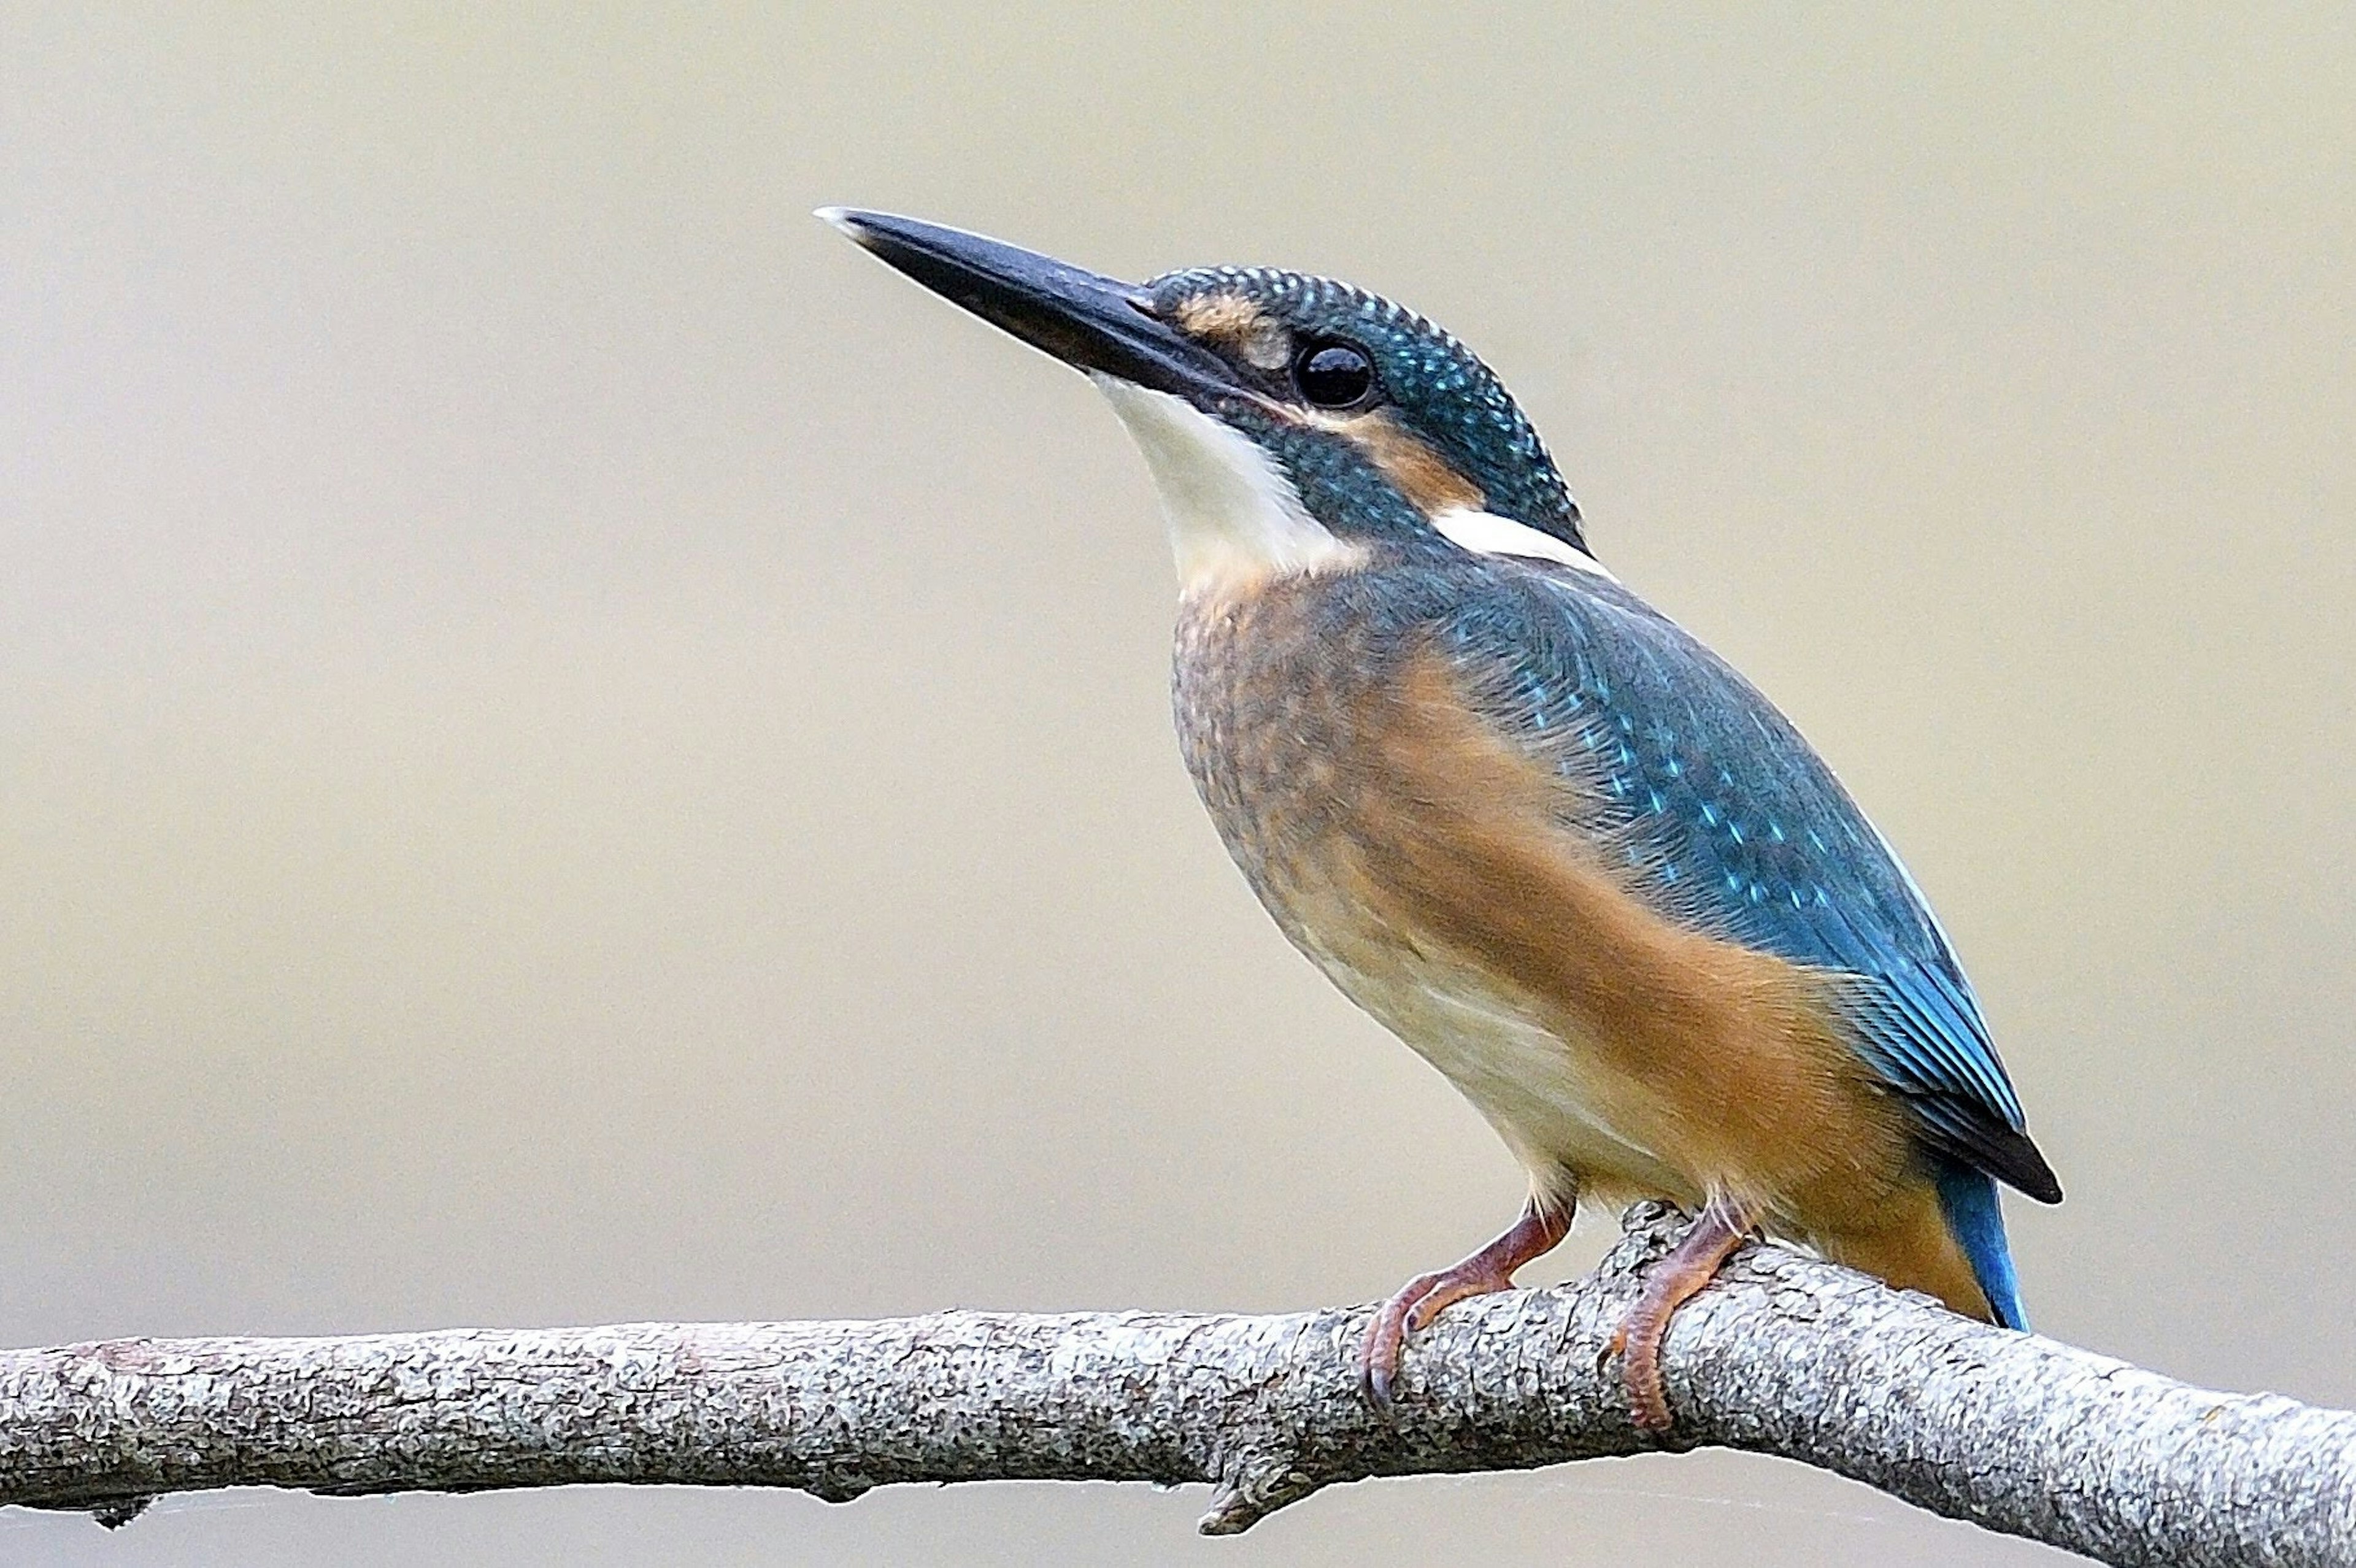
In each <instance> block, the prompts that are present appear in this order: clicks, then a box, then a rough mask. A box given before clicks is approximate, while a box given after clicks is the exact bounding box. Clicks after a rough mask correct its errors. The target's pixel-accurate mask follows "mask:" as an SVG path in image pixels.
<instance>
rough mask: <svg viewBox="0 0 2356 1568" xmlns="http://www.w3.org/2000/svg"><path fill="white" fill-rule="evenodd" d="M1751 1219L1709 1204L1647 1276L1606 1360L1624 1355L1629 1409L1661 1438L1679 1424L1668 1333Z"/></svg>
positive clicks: (1747, 1231) (1729, 1253) (1622, 1368)
mask: <svg viewBox="0 0 2356 1568" xmlns="http://www.w3.org/2000/svg"><path fill="white" fill-rule="evenodd" d="M1751 1223H1752V1220H1751V1216H1749V1215H1747V1214H1744V1213H1742V1212H1740V1211H1738V1210H1735V1209H1732V1208H1730V1207H1729V1206H1728V1205H1726V1204H1724V1203H1723V1202H1721V1201H1720V1200H1717V1199H1712V1200H1710V1201H1709V1202H1708V1203H1707V1204H1705V1205H1703V1207H1702V1211H1701V1213H1700V1215H1699V1216H1698V1217H1697V1219H1696V1220H1695V1221H1694V1222H1693V1226H1692V1228H1691V1229H1690V1230H1688V1231H1687V1232H1686V1233H1685V1235H1684V1237H1683V1238H1682V1239H1681V1240H1680V1241H1679V1242H1678V1243H1677V1244H1676V1246H1674V1247H1672V1248H1670V1249H1669V1251H1668V1253H1666V1254H1665V1256H1663V1257H1662V1259H1661V1261H1660V1262H1658V1263H1656V1264H1654V1265H1653V1266H1652V1268H1651V1269H1650V1270H1649V1271H1648V1272H1647V1273H1646V1274H1645V1275H1644V1294H1643V1295H1642V1296H1638V1297H1637V1298H1636V1304H1635V1305H1634V1306H1633V1307H1630V1308H1629V1309H1628V1315H1627V1316H1626V1317H1622V1319H1621V1320H1620V1328H1619V1330H1618V1332H1616V1333H1614V1334H1613V1335H1612V1343H1611V1344H1610V1345H1609V1346H1608V1347H1606V1348H1605V1349H1604V1352H1603V1355H1604V1359H1605V1360H1611V1359H1612V1357H1614V1356H1618V1357H1619V1358H1621V1360H1620V1380H1621V1382H1622V1385H1623V1386H1624V1387H1625V1388H1626V1389H1627V1391H1628V1413H1629V1414H1630V1415H1631V1416H1633V1418H1634V1419H1635V1423H1636V1425H1637V1426H1638V1427H1639V1428H1640V1429H1641V1430H1643V1431H1645V1432H1649V1433H1651V1434H1653V1435H1655V1436H1661V1435H1665V1434H1666V1433H1667V1432H1668V1430H1669V1429H1670V1428H1671V1427H1672V1426H1674V1425H1675V1424H1676V1418H1675V1417H1673V1416H1672V1415H1671V1414H1670V1413H1669V1396H1668V1392H1667V1391H1666V1390H1665V1389H1664V1388H1663V1387H1662V1386H1661V1339H1662V1337H1663V1336H1665V1334H1667V1332H1668V1330H1669V1319H1670V1317H1673V1316H1675V1315H1676V1310H1677V1308H1678V1307H1682V1306H1684V1305H1685V1304H1686V1302H1687V1300H1689V1299H1690V1298H1691V1297H1692V1296H1693V1295H1694V1293H1695V1292H1697V1291H1698V1290H1700V1289H1701V1287H1702V1286H1703V1285H1708V1283H1709V1282H1710V1280H1711V1279H1712V1278H1713V1277H1714V1276H1715V1275H1717V1273H1718V1270H1719V1264H1723V1263H1724V1262H1726V1260H1727V1259H1728V1258H1729V1257H1731V1256H1732V1255H1733V1253H1734V1250H1735V1249H1736V1248H1737V1247H1739V1246H1740V1245H1741V1244H1742V1243H1743V1240H1744V1238H1745V1237H1747V1236H1748V1235H1749V1234H1750V1233H1751Z"/></svg>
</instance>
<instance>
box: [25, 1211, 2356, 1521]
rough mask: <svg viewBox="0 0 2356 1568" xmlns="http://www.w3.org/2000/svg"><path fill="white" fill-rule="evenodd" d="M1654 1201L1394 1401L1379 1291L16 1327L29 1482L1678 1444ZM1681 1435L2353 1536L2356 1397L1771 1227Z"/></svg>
mask: <svg viewBox="0 0 2356 1568" xmlns="http://www.w3.org/2000/svg"><path fill="white" fill-rule="evenodd" d="M1678 1225H1679V1221H1678V1218H1677V1216H1676V1214H1675V1213H1674V1211H1668V1210H1665V1209H1663V1208H1660V1207H1658V1206H1654V1205H1646V1206H1644V1207H1642V1208H1640V1209H1638V1210H1637V1211H1633V1213H1632V1215H1631V1217H1630V1221H1629V1225H1628V1231H1627V1234H1626V1235H1625V1237H1623V1239H1622V1242H1621V1243H1620V1244H1619V1245H1618V1246H1617V1247H1616V1248H1615V1249H1614V1250H1613V1252H1612V1255H1611V1256H1610V1257H1608V1258H1607V1259H1606V1260H1605V1261H1604V1264H1602V1266H1601V1268H1600V1269H1599V1270H1598V1271H1597V1272H1596V1273H1595V1274H1593V1275H1590V1276H1588V1277H1587V1278H1585V1279H1583V1280H1580V1281H1578V1282H1576V1283H1574V1284H1571V1285H1564V1286H1561V1287H1559V1288H1556V1289H1550V1290H1538V1291H1526V1292H1516V1293H1514V1294H1512V1295H1509V1296H1494V1297H1490V1298H1488V1299H1486V1300H1483V1301H1474V1302H1467V1303H1464V1304H1462V1305H1461V1306H1458V1307H1452V1308H1451V1309H1450V1310H1449V1311H1448V1312H1447V1313H1446V1314H1445V1315H1444V1316H1443V1317H1441V1318H1440V1322H1439V1323H1438V1324H1436V1325H1435V1326H1434V1327H1433V1328H1430V1329H1429V1330H1427V1331H1426V1332H1425V1333H1424V1334H1422V1335H1421V1336H1419V1338H1418V1339H1417V1340H1416V1341H1415V1342H1414V1343H1413V1344H1412V1345H1411V1346H1410V1348H1409V1350H1408V1359H1407V1364H1406V1367H1405V1369H1404V1371H1403V1373H1402V1377H1401V1381H1400V1385H1399V1401H1398V1412H1397V1413H1396V1415H1395V1416H1394V1417H1393V1418H1391V1419H1389V1420H1385V1419H1382V1418H1380V1417H1378V1416H1377V1415H1376V1414H1375V1413H1373V1412H1371V1411H1370V1410H1369V1409H1368V1408H1367V1407H1366V1406H1365V1403H1363V1402H1362V1401H1361V1400H1360V1398H1359V1396H1358V1393H1357V1390H1356V1387H1355V1371H1354V1362H1353V1355H1354V1352H1355V1347H1356V1344H1357V1340H1358V1336H1359V1335H1360V1333H1361V1332H1362V1331H1363V1330H1364V1329H1365V1325H1366V1321H1367V1317H1368V1310H1367V1309H1366V1308H1363V1307H1358V1308H1349V1309H1343V1310H1333V1311H1324V1312H1310V1313H1293V1314H1286V1315H1281V1316H1274V1317H1214V1316H1198V1315H1186V1314H1178V1313H1141V1312H1126V1313H1111V1314H1074V1315H1067V1316H1044V1315H1018V1314H1007V1313H987V1312H947V1313H940V1314H937V1315H935V1316H932V1317H910V1318H899V1319H893V1320H887V1321H879V1322H848V1323H768V1324H686V1325H682V1324H637V1325H630V1326H624V1327H617V1328H569V1329H523V1330H506V1329H473V1330H452V1331H448V1332H440V1333H426V1334H388V1335H375V1336H369V1337H366V1338H353V1339H176V1340H163V1339H155V1340H148V1339H127V1340H115V1341H111V1342H107V1343H102V1344H87V1345H70V1346H65V1347H61V1348H57V1349H37V1350H16V1351H7V1352H0V1503H22V1504H33V1505H37V1506H40V1507H45V1508H75V1509H90V1510H91V1511H92V1512H94V1513H96V1514H97V1515H98V1516H99V1517H100V1518H101V1519H102V1520H104V1521H107V1522H111V1523H120V1522H122V1521H123V1520H127V1519H128V1518H130V1517H131V1515H132V1514H134V1513H135V1512H136V1511H137V1509H138V1508H139V1506H140V1505H141V1503H142V1502H143V1501H144V1500H145V1499H147V1498H149V1497H152V1496H154V1495H155V1494H158V1493H162V1492H174V1491H190V1490H200V1489H204V1488H214V1487H229V1486H256V1485H260V1486H277V1487H292V1488H302V1489H305V1490H308V1491H314V1492H324V1493H332V1494H338V1495H351V1494H359V1493H370V1492H392V1491H417V1490H430V1491H475V1490H481V1489H485V1488H501V1487H541V1486H561V1485H566V1484H572V1483H579V1482H640V1483H662V1484H674V1485H678V1484H684V1485H702V1486H773V1487H793V1488H800V1489H801V1490H804V1491H808V1492H810V1493H813V1494H815V1495H816V1496H818V1497H820V1498H824V1499H829V1500H831V1501H845V1500H848V1499H851V1498H855V1497H857V1496H858V1495H859V1494H860V1493H862V1492H863V1491H865V1490H867V1489H868V1488H871V1487H877V1486H885V1485H889V1484H892V1483H894V1482H905V1481H933V1482H939V1481H969V1480H991V1479H1015V1478H1034V1479H1066V1480H1078V1479H1088V1480H1138V1481H1154V1482H1161V1483H1163V1484H1179V1483H1185V1482H1208V1483H1210V1485H1211V1487H1212V1488H1213V1497H1212V1504H1211V1509H1210V1511H1209V1512H1208V1513H1207V1514H1205V1517H1204V1519H1203V1521H1202V1528H1203V1529H1204V1530H1205V1531H1207V1532H1210V1533H1214V1534H1221V1533H1232V1532H1234V1531H1241V1530H1244V1529H1246V1528H1248V1527H1249V1526H1250V1525H1251V1524H1252V1523H1253V1522H1254V1521H1255V1520H1258V1519H1260V1518H1262V1517H1264V1516H1265V1515H1266V1514H1268V1513H1269V1512H1270V1511H1271V1510H1273V1509H1278V1508H1281V1507H1283V1506H1284V1505H1286V1504H1288V1503H1290V1502H1294V1501H1297V1500H1298V1499H1301V1498H1304V1497H1306V1496H1308V1495H1309V1494H1310V1493H1312V1492H1313V1491H1315V1490H1316V1489H1317V1488H1320V1487H1323V1486H1328V1485H1331V1484H1332V1483H1333V1482H1336V1481H1350V1480H1357V1479H1361V1478H1364V1477H1372V1476H1402V1475H1419V1474H1428V1473H1434V1472H1449V1471H1460V1472H1461V1471H1470V1470H1506V1469H1527V1468H1531V1467H1537V1466H1541V1465H1554V1464H1560V1463H1563V1462H1565V1461H1568V1460H1573V1459H1585V1458H1591V1457H1595V1456H1601V1455H1613V1454H1633V1453H1638V1452H1642V1451H1644V1450H1645V1449H1647V1448H1651V1447H1655V1446H1657V1445H1655V1444H1653V1443H1651V1442H1649V1441H1648V1440H1647V1439H1645V1438H1644V1436H1643V1435H1641V1434H1639V1433H1638V1432H1637V1431H1636V1429H1635V1428H1634V1426H1633V1424H1632V1423H1631V1422H1630V1420H1629V1418H1628V1415H1627V1411H1626V1407H1625V1404H1624V1403H1623V1399H1622V1392H1621V1389H1620V1386H1619V1381H1618V1374H1617V1370H1616V1368H1615V1367H1614V1366H1612V1365H1611V1364H1608V1363H1607V1362H1606V1361H1605V1360H1603V1351H1604V1347H1605V1344H1606V1342H1607V1341H1608V1339H1609V1338H1610V1335H1611V1332H1612V1328H1613V1326H1614V1325H1615V1324H1616V1322H1617V1321H1618V1319H1619V1317H1620V1315H1621V1313H1622V1311H1623V1310H1624V1309H1625V1308H1626V1307H1627V1306H1628V1304H1629V1302H1630V1301H1631V1300H1633V1296H1634V1292H1635V1288H1636V1282H1637V1276H1638V1275H1639V1273H1640V1271H1641V1269H1642V1267H1643V1265H1644V1264H1645V1263H1647V1262H1649V1261H1650V1260H1651V1259H1653V1258H1655V1257H1656V1256H1658V1255H1659V1253H1661V1252H1662V1251H1663V1250H1665V1247H1666V1245H1667V1243H1669V1241H1670V1240H1672V1239H1673V1238H1674V1236H1675V1234H1676V1231H1677V1229H1678ZM1664 1370H1665V1378H1666V1383H1667V1388H1668V1392H1669V1398H1670V1403H1671V1404H1672V1405H1673V1407H1674V1408H1675V1411H1676V1420H1677V1428H1676V1438H1675V1442H1676V1445H1680V1446H1696V1445H1724V1446H1727V1447H1731V1448H1742V1449H1749V1450H1751V1451H1752V1452H1755V1453H1762V1454H1777V1455H1782V1456H1784V1457H1786V1458H1791V1459H1797V1460H1799V1461H1801V1462H1802V1463H1804V1464H1808V1465H1815V1466H1817V1467H1822V1468H1825V1469H1828V1470H1832V1471H1836V1472H1837V1473H1839V1474H1841V1475H1844V1476H1849V1477H1855V1478H1856V1479H1858V1480H1860V1481H1864V1482H1867V1483H1868V1484H1869V1485H1872V1486H1875V1487H1878V1488H1880V1489H1881V1490H1883V1491H1885V1492H1888V1493H1890V1495H1892V1496H1894V1497H1899V1498H1902V1499H1906V1500H1908V1501H1910V1502H1912V1503H1915V1504H1918V1505H1920V1506H1922V1507H1923V1508H1926V1509H1933V1511H1935V1512H1938V1513H1943V1514H1946V1515H1948V1516H1950V1517H1953V1518H1955V1519H1963V1520H1972V1521H1973V1522H1975V1523H1977V1524H1980V1525H1982V1526H1985V1527H1986V1528H1987V1529H1990V1530H1997V1531H2008V1532H2010V1533H2012V1534H2016V1535H2023V1536H2028V1537H2029V1538H2031V1539H2033V1540H2038V1541H2047V1542H2050V1543H2051V1544H2053V1545H2056V1546H2061V1547H2065V1548H2068V1549H2069V1550H2072V1551H2074V1552H2083V1553H2085V1554H2086V1555H2088V1556H2091V1557H2094V1558H2097V1559H2099V1560H2101V1561H2104V1562H2107V1563H2136V1564H2169V1565H2171V1568H2175V1565H2182V1568H2190V1565H2193V1564H2203V1565H2207V1564H2220V1565H2222V1564H2241V1563H2265V1564H2273V1565H2281V1568H2293V1565H2301V1568H2303V1565H2308V1564H2315V1565H2322V1564H2336V1565H2341V1568H2346V1565H2350V1564H2356V1414H2351V1413H2346V1412H2340V1411H2330V1410H2319V1409H2314V1408H2310V1407H2308V1406H2306V1405H2302V1404H2299V1403H2296V1402H2294V1401H2291V1400H2287V1399H2284V1398H2280V1397H2278V1396H2276V1395H2272V1394H2255V1395H2243V1394H2226V1393H2210V1392H2204V1391H2202V1390H2200V1389H2194V1388H2189V1387H2186V1386H2185V1385H2183V1384H2181V1383H2177V1382H2173V1381H2169V1380H2168V1379H2166V1378H2163V1377H2160V1376H2158V1375H2157V1374H2155V1373H2152V1372H2147V1371H2141V1370H2139V1369H2137V1368H2135V1367H2131V1366H2127V1365H2126V1364H2124V1363H2122V1362H2119V1361H2115V1360H2107V1359H2105V1358H2104V1357H2100V1356H2095V1355H2092V1354H2090V1353H2088V1352H2086V1351H2083V1350H2077V1349H2071V1348H2069V1347H2067V1346H2064V1345H2059V1344H2056V1343H2054V1342H2052V1341H2051V1340H2047V1339H2038V1338H2035V1337H2033V1336H2028V1335H2019V1334H2008V1333H2004V1332H2001V1331H1999V1330H1997V1329H1993V1328H1985V1327H1983V1326H1981V1325H1978V1324H1976V1323H1970V1322H1966V1321H1965V1320H1964V1319H1962V1318H1960V1317H1954V1316H1952V1315H1951V1314H1949V1313H1947V1312H1945V1311H1944V1310H1942V1309H1941V1308H1939V1307H1936V1306H1933V1304H1931V1303H1929V1302H1927V1301H1925V1300H1923V1299H1922V1298H1921V1297H1919V1296H1902V1295H1899V1294H1897V1293H1894V1292H1892V1291H1890V1290H1888V1289H1886V1288H1884V1287H1883V1286H1881V1285H1879V1284H1877V1283H1875V1282H1874V1281H1872V1280H1869V1279H1867V1278H1865V1277H1864V1276H1862V1275H1857V1274H1852V1273H1850V1272H1848V1271H1847V1270H1845V1269H1840V1268H1837V1267H1834V1266H1832V1265H1831V1264H1825V1263H1822V1262H1820V1261H1817V1260H1815V1259H1813V1258H1809V1257H1805V1256H1803V1255H1802V1254H1800V1253H1795V1252H1792V1251H1789V1250H1785V1249H1782V1248H1775V1247H1762V1246H1751V1247H1749V1248H1746V1249H1745V1250H1744V1251H1743V1252H1742V1253H1740V1255H1738V1257H1737V1258H1736V1259H1735V1260H1734V1261H1733V1262H1732V1263H1731V1264H1729V1265H1728V1267H1727V1269H1726V1271H1725V1273H1724V1275H1722V1276H1721V1278H1720V1280H1719V1282H1718V1283H1717V1284H1715V1285H1712V1286H1711V1287H1710V1288H1709V1289H1708V1290H1706V1291H1704V1292H1703V1293H1702V1295H1701V1296H1697V1298H1696V1299H1695V1300H1694V1301H1693V1302H1692V1303H1690V1304H1689V1305H1688V1306H1687V1307H1685V1308H1684V1310H1682V1311H1681V1312H1680V1313H1679V1314H1678V1315H1677V1317H1676V1320H1675V1322H1674V1323H1673V1325H1672V1326H1671V1328H1670V1331H1669V1336H1668V1339H1667V1345H1666V1350H1665V1357H1664Z"/></svg>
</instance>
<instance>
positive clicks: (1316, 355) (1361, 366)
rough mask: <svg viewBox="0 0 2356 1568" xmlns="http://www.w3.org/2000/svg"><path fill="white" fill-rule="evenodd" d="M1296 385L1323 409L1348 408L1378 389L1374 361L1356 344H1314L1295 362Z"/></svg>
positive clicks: (1293, 363) (1329, 341)
mask: <svg viewBox="0 0 2356 1568" xmlns="http://www.w3.org/2000/svg"><path fill="white" fill-rule="evenodd" d="M1292 382H1293V385H1295V386H1297V387H1299V388H1300V389H1301V396H1302V397H1304V398H1306V399H1308V400H1310V401H1311V402H1312V403H1314V404H1316V405H1317V406H1318V407H1319V408H1321V409H1346V408H1348V407H1350V406H1351V405H1352V404H1354V403H1358V402H1363V401H1364V400H1365V397H1366V394H1367V393H1369V392H1371V391H1373V390H1374V389H1375V366H1374V361H1372V360H1370V359H1368V358H1367V357H1366V351H1365V349H1363V348H1360V347H1357V346H1356V345H1355V344H1350V343H1336V342H1334V341H1333V340H1332V339H1331V338H1328V339H1325V340H1324V341H1323V342H1316V343H1311V344H1309V345H1308V346H1307V347H1304V348H1302V349H1301V352H1300V354H1299V355H1298V356H1296V357H1294V359H1293V361H1292Z"/></svg>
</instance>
